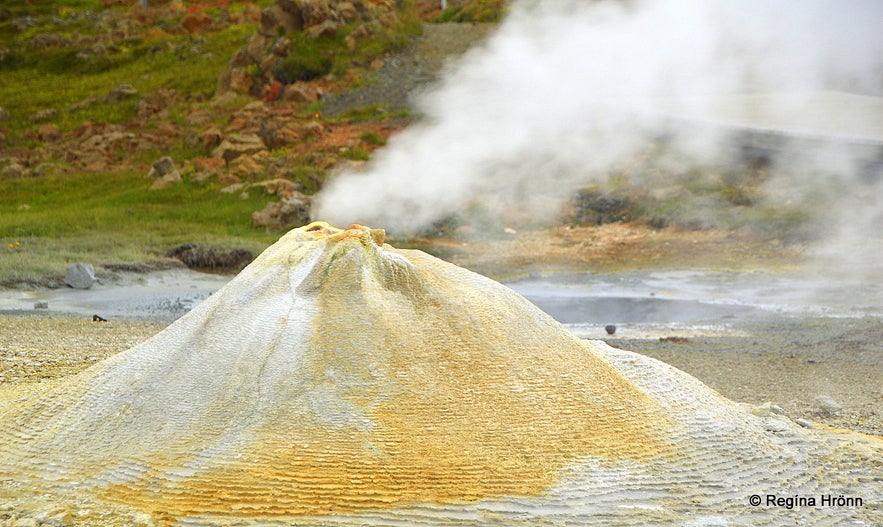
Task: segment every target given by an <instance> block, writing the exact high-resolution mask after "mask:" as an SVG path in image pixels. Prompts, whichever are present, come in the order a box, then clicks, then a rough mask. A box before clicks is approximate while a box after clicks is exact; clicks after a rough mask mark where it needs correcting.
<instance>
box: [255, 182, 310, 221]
mask: <svg viewBox="0 0 883 527" xmlns="http://www.w3.org/2000/svg"><path fill="white" fill-rule="evenodd" d="M310 208H311V200H310V198H309V196H305V195H303V194H301V193H300V192H297V191H292V192H291V193H290V194H289V195H288V197H286V198H283V199H282V200H280V201H277V202H274V203H267V205H266V206H265V207H264V208H263V209H261V210H259V211H256V212H253V213H252V215H251V223H252V225H253V226H255V227H266V228H268V229H270V230H282V229H287V228H291V227H293V226H295V225H304V224H307V223H309V222H310V219H311V217H310Z"/></svg>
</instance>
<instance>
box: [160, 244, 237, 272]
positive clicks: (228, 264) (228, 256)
mask: <svg viewBox="0 0 883 527" xmlns="http://www.w3.org/2000/svg"><path fill="white" fill-rule="evenodd" d="M166 256H168V257H169V258H175V259H176V260H180V261H181V262H183V263H184V265H186V266H187V267H190V268H194V269H213V270H224V271H240V270H241V269H242V268H243V267H245V266H246V265H248V264H249V263H251V261H252V260H254V254H252V252H251V251H249V250H247V249H241V248H237V249H226V250H225V249H217V248H214V247H205V246H203V245H199V244H195V243H185V244H182V245H179V246H177V247H175V248H174V249H172V250H170V251H169V252H167V253H166Z"/></svg>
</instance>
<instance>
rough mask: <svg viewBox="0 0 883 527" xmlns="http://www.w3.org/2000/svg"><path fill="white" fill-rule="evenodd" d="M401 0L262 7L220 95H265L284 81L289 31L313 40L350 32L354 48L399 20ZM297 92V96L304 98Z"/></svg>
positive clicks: (305, 1)
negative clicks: (254, 30)
mask: <svg viewBox="0 0 883 527" xmlns="http://www.w3.org/2000/svg"><path fill="white" fill-rule="evenodd" d="M398 4H399V2H393V1H368V0H301V1H299V2H295V1H293V0H277V2H276V3H275V4H273V5H271V6H270V7H267V8H266V9H264V10H263V11H262V12H261V24H260V28H259V30H258V32H257V33H255V34H254V35H253V36H252V37H251V40H249V42H248V44H247V45H246V46H245V47H244V48H242V49H241V50H239V51H238V52H236V54H235V55H234V56H233V58H232V59H231V60H230V63H229V64H228V67H227V68H226V69H225V70H224V71H223V72H222V73H221V74H220V76H219V77H218V87H217V92H216V95H223V94H225V93H228V92H230V91H233V92H238V93H247V94H250V95H253V96H256V97H262V96H263V95H264V93H263V92H264V90H265V89H266V88H267V87H268V86H270V85H272V83H273V81H275V80H280V81H282V82H283V83H284V84H288V83H290V81H291V79H286V78H277V77H280V70H279V66H280V64H282V62H283V60H284V59H285V58H286V57H287V56H288V54H289V53H290V52H291V48H292V43H291V39H290V38H289V35H291V34H292V33H295V32H300V33H302V34H304V35H305V36H307V37H308V38H311V39H318V38H321V37H324V36H330V35H335V34H337V32H338V31H339V30H341V29H344V30H345V31H346V32H347V35H346V37H345V38H346V42H347V45H348V46H350V49H354V48H355V46H356V45H357V44H358V41H359V40H362V39H364V38H366V37H368V36H369V35H372V34H374V33H375V32H377V31H385V30H387V29H388V28H391V27H393V26H395V25H396V24H397V22H398V14H397V13H398V9H399V8H400V6H399V5H398ZM281 77H285V76H284V75H281ZM302 96H303V94H302V93H301V92H300V91H298V92H296V95H294V96H293V97H302Z"/></svg>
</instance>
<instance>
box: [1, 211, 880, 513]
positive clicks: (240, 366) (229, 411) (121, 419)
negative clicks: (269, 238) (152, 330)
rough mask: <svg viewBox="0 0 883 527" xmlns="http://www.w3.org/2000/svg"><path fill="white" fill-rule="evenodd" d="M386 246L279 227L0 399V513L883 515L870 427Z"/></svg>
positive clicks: (354, 231) (341, 234)
mask: <svg viewBox="0 0 883 527" xmlns="http://www.w3.org/2000/svg"><path fill="white" fill-rule="evenodd" d="M383 238H384V236H383V232H382V231H379V230H371V229H368V228H364V227H360V226H352V227H351V228H349V229H346V230H340V229H335V228H333V227H331V226H329V225H327V224H324V223H313V224H310V225H308V226H306V227H302V228H300V229H296V230H294V231H291V232H289V233H288V234H286V235H285V236H283V237H282V239H281V240H279V242H277V243H276V244H275V245H273V246H272V247H270V248H269V249H267V250H266V251H265V252H264V253H263V254H262V255H261V256H260V257H259V258H258V259H257V260H255V262H254V263H252V264H251V265H250V266H249V267H247V268H246V269H245V270H244V271H243V272H242V273H241V274H240V275H239V276H237V277H236V278H235V279H233V280H232V281H231V282H230V283H229V284H228V285H227V286H225V287H224V288H223V289H221V290H220V291H218V292H217V293H216V294H214V295H213V296H212V297H210V298H209V299H208V300H206V301H205V302H204V303H203V304H201V305H200V306H199V307H198V308H196V309H194V310H193V311H192V312H190V313H189V314H188V315H186V316H184V317H182V318H181V319H180V320H178V321H177V322H175V323H174V324H172V325H171V326H169V327H168V328H167V329H166V330H164V331H162V332H161V333H159V334H157V335H156V336H155V337H153V338H152V339H150V340H148V341H146V342H144V343H143V344H141V345H139V346H137V347H135V348H132V349H130V350H128V351H126V352H124V353H121V354H119V355H117V356H115V357H113V358H112V359H110V360H107V361H104V362H102V363H99V364H97V365H95V366H93V367H92V368H90V369H88V370H86V371H84V372H82V373H81V374H79V375H76V376H73V377H70V378H67V379H63V380H61V381H59V382H58V383H56V384H55V385H54V386H52V387H50V388H49V389H47V390H45V391H43V392H41V393H35V394H31V395H29V396H25V397H18V398H14V397H11V396H9V395H8V394H7V395H6V396H3V395H2V394H0V522H2V521H3V518H4V517H5V518H8V519H9V521H18V519H19V518H36V519H38V520H40V521H44V520H45V521H46V522H54V523H52V524H54V525H55V524H58V525H65V524H81V525H126V524H140V525H153V524H155V525H166V524H182V525H257V524H260V525H373V524H376V525H393V524H394V525H423V524H425V525H546V524H549V525H553V524H554V525H558V524H568V525H644V524H647V523H659V522H662V523H670V524H678V525H684V524H687V523H689V522H694V524H696V525H748V524H751V525H764V524H772V525H775V524H780V523H781V522H782V521H783V519H784V520H787V522H788V523H791V522H793V521H797V522H803V523H805V524H808V525H811V524H815V523H818V524H825V525H828V524H836V523H840V522H841V521H842V522H848V521H855V522H865V524H873V523H874V521H875V520H879V518H880V516H879V515H880V509H879V507H880V503H881V501H880V498H881V484H880V478H879V476H880V459H881V456H880V454H881V453H883V442H881V441H880V440H879V439H875V438H868V437H862V436H858V435H856V434H849V433H847V432H835V431H829V432H817V431H809V430H803V429H801V428H799V427H797V426H795V425H793V424H791V423H790V422H787V420H784V419H782V418H778V417H773V416H760V417H758V416H755V415H753V414H751V413H749V412H747V411H746V410H744V409H742V408H741V407H739V406H737V405H735V404H733V403H731V402H730V401H728V400H726V399H724V398H722V397H720V396H719V395H717V394H716V393H714V392H713V391H711V390H709V389H708V388H707V387H705V386H704V385H703V384H702V383H700V382H699V381H697V380H695V379H693V378H692V377H689V376H688V375H686V374H684V373H682V372H680V371H678V370H676V369H674V368H671V367H669V366H667V365H665V364H663V363H660V362H657V361H654V360H652V359H648V358H645V357H642V356H639V355H636V354H632V353H629V352H625V351H620V350H615V349H613V348H609V347H607V346H605V345H604V344H602V343H598V342H584V341H581V340H579V339H577V338H576V337H574V336H572V335H571V334H570V333H569V332H568V331H566V330H565V329H564V328H563V327H561V326H560V325H559V324H558V323H557V322H555V321H554V320H552V319H551V318H550V317H548V316H547V315H545V314H544V313H543V312H541V311H540V310H539V309H537V308H536V307H534V306H533V305H532V304H530V303H529V302H528V301H526V300H525V299H523V298H522V297H520V296H519V295H517V294H516V293H514V292H512V291H511V290H509V289H507V288H506V287H504V286H502V285H500V284H497V283H496V282H494V281H492V280H489V279H487V278H484V277H482V276H479V275H476V274H474V273H471V272H469V271H466V270H464V269H461V268H459V267H456V266H454V265H451V264H448V263H445V262H442V261H440V260H438V259H435V258H433V257H431V256H428V255H426V254H423V253H421V252H419V251H405V250H398V249H395V248H393V247H390V246H389V245H385V244H384V243H383ZM754 494H757V495H760V496H764V500H765V499H766V498H765V496H766V495H767V494H774V495H777V496H783V497H788V496H794V495H800V496H804V497H808V496H812V497H814V498H815V499H816V500H820V499H821V495H822V494H833V495H834V496H838V495H840V494H843V495H844V496H846V497H858V498H862V499H863V500H864V503H863V504H862V505H861V506H850V507H822V506H816V507H798V508H793V509H785V508H782V507H776V506H767V505H765V503H766V502H764V504H763V505H762V506H758V507H752V506H751V505H750V504H749V498H750V496H751V495H754ZM696 522H698V523H696ZM715 522H717V523H715Z"/></svg>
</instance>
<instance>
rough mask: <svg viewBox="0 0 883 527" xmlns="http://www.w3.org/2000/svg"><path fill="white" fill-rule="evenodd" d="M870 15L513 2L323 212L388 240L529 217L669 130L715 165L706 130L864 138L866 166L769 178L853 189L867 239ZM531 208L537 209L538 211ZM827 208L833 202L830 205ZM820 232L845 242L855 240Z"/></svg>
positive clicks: (714, 140)
mask: <svg viewBox="0 0 883 527" xmlns="http://www.w3.org/2000/svg"><path fill="white" fill-rule="evenodd" d="M881 21H883V2H879V1H877V0H866V1H863V0H828V1H825V0H805V1H802V2H791V1H788V0H742V1H739V2H732V1H728V0H653V1H649V0H648V1H644V2H626V1H619V2H614V1H599V2H590V1H587V0H546V1H543V0H537V1H531V0H524V1H521V2H516V3H514V5H513V6H512V8H511V12H510V15H509V16H508V18H507V19H506V20H505V22H504V23H503V24H502V25H501V27H500V28H499V29H498V31H497V33H496V34H494V35H493V36H492V37H491V38H490V39H489V40H488V41H487V42H486V44H485V45H484V46H482V47H480V48H478V49H475V50H473V51H472V52H470V53H468V54H467V55H466V56H464V57H463V58H462V59H461V60H460V61H459V62H458V63H457V64H456V65H454V66H452V67H451V68H449V71H448V72H447V74H446V75H445V78H444V80H443V81H442V82H441V83H440V84H439V85H438V86H437V87H436V88H435V89H434V90H432V91H431V92H430V93H428V94H426V95H425V96H424V97H422V99H421V100H420V101H419V108H420V110H421V112H422V113H423V114H424V116H425V118H424V119H423V120H422V121H421V123H420V124H417V125H414V126H412V127H410V128H408V129H407V130H405V131H404V132H402V133H401V134H399V135H398V136H395V137H394V138H393V140H392V141H390V143H389V145H388V146H387V147H386V148H385V149H383V150H381V151H378V152H377V153H376V154H375V157H374V159H373V160H372V162H371V163H370V164H369V165H368V167H367V170H365V171H362V172H360V173H344V174H341V175H339V176H338V177H336V178H335V179H334V180H333V181H332V182H331V183H330V184H329V185H328V186H327V187H326V189H325V190H324V191H323V192H322V193H321V194H320V197H319V198H320V199H319V209H318V216H319V217H322V218H323V219H327V220H329V221H333V222H338V223H350V222H358V223H365V224H370V225H380V226H384V227H386V228H388V229H392V230H393V231H396V230H416V229H421V228H424V227H426V226H427V225H429V224H431V223H432V222H433V221H436V220H438V219H439V218H442V217H444V216H446V215H448V214H451V213H453V212H456V211H457V210H460V209H461V208H462V207H463V205H464V203H467V202H468V201H469V200H472V199H476V197H478V196H487V195H498V196H508V197H512V196H514V197H516V198H517V197H519V196H521V197H525V198H527V199H525V200H524V203H526V204H528V205H525V206H527V207H529V206H530V203H531V200H530V199H529V198H530V196H532V195H535V194H545V195H549V194H550V193H551V194H555V193H557V194H558V195H565V194H567V193H568V192H571V191H572V190H573V189H574V188H575V186H577V185H581V184H585V183H587V182H590V181H592V180H598V179H599V178H604V177H606V175H607V174H608V173H609V172H610V170H611V169H612V168H614V167H616V166H618V164H621V163H623V162H625V161H626V160H627V159H628V158H629V156H634V155H635V154H636V152H638V151H640V150H641V149H642V148H646V145H647V144H648V142H649V141H652V140H653V138H654V137H657V136H658V134H659V133H660V131H661V130H663V129H664V130H665V131H666V132H667V133H669V134H670V133H672V130H673V129H674V130H676V137H675V144H676V145H677V147H678V148H679V149H680V150H681V151H683V152H688V153H689V154H690V155H691V156H695V158H696V159H700V160H714V159H719V158H720V156H721V155H723V152H725V151H727V148H728V145H727V144H726V142H725V141H722V137H723V136H724V135H725V134H719V133H718V131H719V130H718V129H726V128H727V127H726V126H723V127H715V126H705V125H707V124H708V123H709V122H712V121H715V120H718V121H723V122H726V123H727V124H728V125H729V126H730V127H732V126H739V125H741V124H744V125H746V126H751V127H769V128H773V129H792V131H794V133H795V134H797V135H808V136H814V135H818V136H837V135H848V136H851V137H848V138H847V140H848V142H852V143H855V142H858V143H863V142H864V143H868V142H870V143H874V142H876V144H877V146H878V148H877V149H876V150H874V149H871V150H870V151H871V152H872V154H871V155H870V157H868V154H867V152H868V150H867V149H865V150H863V151H862V152H863V153H862V154H860V155H853V154H852V153H851V152H846V153H843V152H836V155H827V154H829V153H830V152H826V153H824V154H822V153H819V152H817V154H818V155H814V156H809V157H806V158H803V157H800V158H794V157H793V156H792V157H789V158H788V159H780V160H777V161H778V163H777V165H778V166H780V167H784V166H786V165H787V170H781V172H782V173H783V174H784V173H787V174H789V175H790V176H789V177H790V179H788V178H784V179H782V180H780V181H779V182H778V184H779V185H780V186H783V185H784V186H785V187H786V190H789V188H788V187H789V186H793V189H792V190H793V193H794V195H795V196H797V195H798V194H800V192H802V190H804V189H805V187H806V186H812V185H813V182H811V181H800V180H799V174H801V173H808V172H807V170H809V169H811V168H812V166H813V165H815V164H818V163H825V164H827V165H826V166H825V169H826V170H828V171H834V172H836V173H838V174H840V175H841V176H842V181H841V184H842V185H841V188H845V189H847V190H845V191H844V192H842V194H843V195H844V196H846V195H849V194H860V195H862V196H864V201H865V203H864V204H859V205H857V206H852V205H850V206H849V207H848V208H849V210H850V214H851V216H850V217H848V218H846V217H845V216H844V217H843V218H842V219H847V220H848V223H849V224H851V225H855V224H860V225H862V226H863V227H862V230H863V232H864V233H865V235H866V234H867V232H868V228H869V227H870V228H871V231H873V230H874V229H873V224H874V222H877V223H876V225H877V227H878V229H877V230H881V229H879V227H880V226H881V225H883V218H881V212H880V211H881V207H880V206H879V204H877V199H878V196H879V192H880V190H883V189H881V188H880V187H881V185H880V180H881V179H883V178H881V175H880V173H879V170H880V169H879V164H880V159H879V155H880V154H879V152H880V149H879V144H880V143H883V104H881V101H883V99H881V98H880V97H879V96H881V95H883V31H881V30H880V28H881V26H880V24H881ZM746 94H747V95H746ZM751 94H754V95H751ZM757 94H764V95H763V97H760V96H758V95H757ZM868 108H870V113H871V114H870V115H868V113H869V110H868ZM875 112H876V113H875ZM672 119H674V120H675V122H679V123H680V125H679V126H675V127H672V126H671V123H672ZM826 148H827V146H826ZM875 155H876V156H878V158H877V159H876V161H877V163H878V164H877V165H876V168H875V167H874V165H873V162H874V160H875V159H874V156H875ZM869 167H870V169H869ZM773 170H774V171H775V167H774V168H773ZM869 170H871V171H873V170H876V173H875V174H871V175H870V176H869V175H868V171H869ZM795 175H796V176H795ZM869 196H870V197H869ZM536 206H537V208H536V210H530V211H529V212H530V213H531V214H537V215H542V214H544V213H547V212H548V211H544V210H542V208H541V207H540V206H539V205H536ZM831 207H832V208H838V207H844V202H842V201H837V202H835V201H834V198H833V197H832V201H831ZM830 221H831V222H832V225H831V228H832V231H833V232H837V233H839V235H838V237H837V238H838V239H840V240H841V241H843V242H846V241H847V240H848V239H849V238H850V237H851V235H849V234H847V232H846V231H845V230H840V231H838V230H837V228H839V227H838V225H835V224H834V222H835V219H833V218H832V219H831V220H830ZM852 241H854V240H852Z"/></svg>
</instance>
